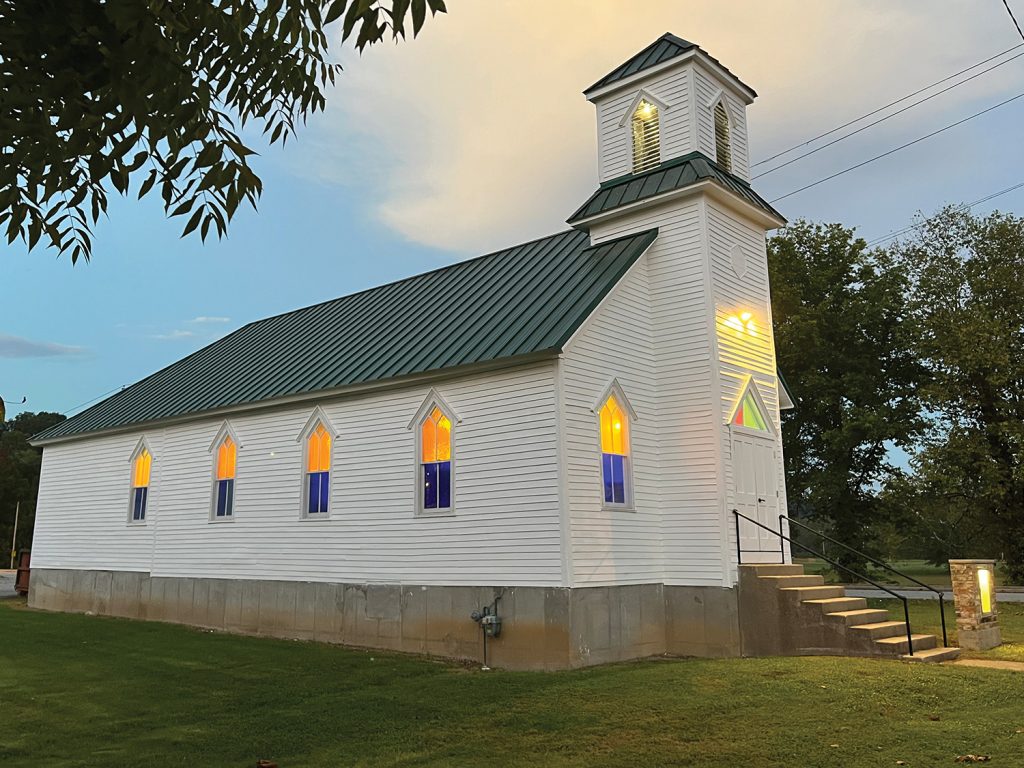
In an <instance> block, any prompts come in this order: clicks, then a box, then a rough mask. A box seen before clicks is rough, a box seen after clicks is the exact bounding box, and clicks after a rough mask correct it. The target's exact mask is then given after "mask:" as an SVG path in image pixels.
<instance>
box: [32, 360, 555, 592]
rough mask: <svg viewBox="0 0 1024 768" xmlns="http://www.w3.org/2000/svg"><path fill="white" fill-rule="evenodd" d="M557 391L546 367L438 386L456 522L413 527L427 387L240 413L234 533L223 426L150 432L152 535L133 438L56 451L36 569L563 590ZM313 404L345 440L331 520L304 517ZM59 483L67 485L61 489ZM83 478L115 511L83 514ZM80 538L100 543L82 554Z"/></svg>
mask: <svg viewBox="0 0 1024 768" xmlns="http://www.w3.org/2000/svg"><path fill="white" fill-rule="evenodd" d="M554 387H555V379H554V364H553V363H543V364H535V365H531V366H525V367H520V368H510V369H504V370H502V371H499V372H490V373H486V374H478V375H473V376H468V377H465V378H458V379H449V380H446V381H440V382H438V383H437V384H436V389H437V391H438V392H439V393H440V394H441V396H442V397H443V398H444V399H445V401H446V402H447V403H449V404H450V405H451V407H452V408H453V409H454V410H455V411H456V413H457V415H458V416H459V417H460V418H461V422H457V423H456V424H455V432H454V435H455V438H454V440H455V463H454V475H455V489H454V491H455V506H456V509H455V514H454V515H453V516H433V517H430V516H417V515H416V514H415V498H416V497H415V494H416V492H417V490H418V489H417V486H416V460H417V453H416V447H415V441H416V433H415V431H411V430H409V429H407V427H408V425H409V422H410V420H411V419H412V418H413V416H414V415H415V413H416V411H417V410H418V409H419V407H420V406H421V404H422V403H423V400H424V398H425V397H426V396H427V394H428V392H429V391H430V387H428V386H425V385H424V386H416V387H411V388H408V389H401V390H389V391H386V392H379V393H374V394H364V395H360V396H353V397H347V398H336V399H333V400H325V401H321V402H318V403H309V404H304V405H296V406H291V407H287V408H281V409H273V410H265V411H256V412H250V413H248V414H240V415H236V416H233V417H232V418H231V419H230V424H231V427H232V429H233V430H234V432H235V434H236V435H237V437H238V440H239V443H240V446H239V449H238V465H237V480H236V490H235V503H234V509H235V515H234V519H233V520H232V521H230V522H210V504H211V493H212V488H213V485H212V483H213V476H212V470H213V464H212V462H213V457H212V455H211V453H210V445H211V442H212V441H213V439H214V437H215V435H216V434H217V432H218V430H219V429H220V428H221V426H222V424H223V419H221V418H215V419H207V420H201V421H196V422H190V423H187V424H182V425H175V426H168V427H165V428H163V429H160V430H156V431H148V432H147V433H146V434H147V439H149V440H150V441H151V442H152V443H153V444H154V447H155V446H156V444H157V443H156V441H157V440H159V446H160V447H159V449H158V450H154V473H155V474H156V473H159V474H158V475H157V477H156V478H155V481H154V491H156V492H157V493H158V494H159V499H160V505H159V511H158V515H157V516H155V517H153V518H152V519H151V520H150V525H147V526H146V527H145V528H144V529H129V528H127V527H126V526H125V525H124V520H125V515H126V514H127V482H128V479H127V467H128V462H127V455H128V453H129V452H130V451H131V449H132V447H133V446H134V445H135V442H136V441H137V440H138V435H131V436H125V437H117V438H98V439H86V440H82V441H77V442H73V443H70V444H68V445H67V446H60V445H57V446H53V447H47V448H46V449H45V450H44V467H45V475H44V479H43V482H42V484H41V485H42V488H43V492H42V494H41V499H40V500H41V505H40V514H39V522H38V529H37V530H38V531H39V533H40V534H41V537H40V538H39V539H37V552H36V553H34V558H39V560H36V562H39V564H40V565H42V566H44V567H62V566H61V565H60V564H69V566H68V567H80V568H86V567H89V568H104V567H116V568H119V569H132V570H150V569H151V571H152V573H153V574H154V575H158V576H181V577H219V578H236V579H298V580H308V581H334V582H380V583H407V584H441V585H480V584H513V585H544V586H549V585H558V584H561V583H563V581H564V578H563V574H562V557H561V519H560V507H559V469H558V462H557V429H556V415H555V408H556V406H555V390H554ZM314 405H319V406H320V407H321V408H322V410H323V412H324V413H325V414H326V415H327V416H328V418H329V419H330V421H331V423H332V424H333V426H334V428H335V429H336V430H337V431H338V437H337V439H336V440H335V441H334V445H333V456H332V464H331V511H330V516H329V518H328V519H321V520H302V519H300V517H301V514H300V513H301V509H300V507H301V498H302V482H303V474H302V470H303V466H302V455H303V452H302V451H303V446H302V444H301V442H299V441H298V440H297V438H298V437H299V435H300V432H301V430H302V429H303V427H304V425H305V424H306V422H307V420H308V419H309V417H310V415H311V414H312V413H313V408H314ZM108 465H109V466H111V467H114V468H120V469H121V470H123V471H114V469H111V470H107V469H106V468H107V467H108ZM97 467H99V468H101V470H102V471H101V472H99V473H97V472H96V468H97ZM58 476H63V477H67V478H68V479H67V481H66V482H64V483H54V482H52V480H53V478H55V477H58ZM86 477H87V478H88V479H89V483H90V498H92V499H97V500H99V499H104V500H106V499H109V500H108V501H105V502H103V503H101V502H100V501H92V502H91V504H90V506H89V507H88V508H87V509H85V510H83V509H82V508H81V506H80V504H79V503H77V502H76V496H77V494H76V493H75V488H76V485H78V484H79V483H81V482H82V480H83V478H86ZM118 498H120V499H121V503H120V504H115V503H114V502H115V501H117V499H118ZM86 513H88V514H86ZM82 536H89V537H91V539H94V540H95V541H96V542H97V546H94V547H91V548H89V549H84V548H83V547H81V546H80V544H79V542H80V541H81V538H82ZM151 536H155V542H154V545H153V546H152V547H151V546H149V542H150V537H151ZM100 544H101V545H102V546H99V545H100ZM151 552H152V555H151ZM151 561H152V568H150V564H151Z"/></svg>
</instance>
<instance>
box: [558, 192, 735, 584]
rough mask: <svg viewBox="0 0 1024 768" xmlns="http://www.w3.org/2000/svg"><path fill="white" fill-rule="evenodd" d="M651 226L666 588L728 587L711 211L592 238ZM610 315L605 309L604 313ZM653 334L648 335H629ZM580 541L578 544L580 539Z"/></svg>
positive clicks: (670, 210)
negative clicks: (707, 225) (707, 234)
mask: <svg viewBox="0 0 1024 768" xmlns="http://www.w3.org/2000/svg"><path fill="white" fill-rule="evenodd" d="M651 227H658V230H659V234H658V239H657V240H656V241H655V243H654V245H652V246H651V248H650V250H649V251H648V252H647V255H646V257H645V259H646V278H647V284H648V290H649V291H650V329H651V330H650V333H651V339H652V360H653V369H654V376H655V382H654V391H655V393H656V394H655V404H656V405H655V408H654V413H653V419H652V420H653V421H654V422H655V423H656V425H657V430H658V438H657V445H658V452H659V457H660V460H659V480H658V486H659V487H658V489H657V493H658V498H659V500H660V503H661V530H662V551H663V561H664V566H663V570H664V581H665V583H666V584H688V585H720V584H722V583H723V578H724V563H723V551H724V546H723V539H722V530H721V514H720V512H721V503H722V502H721V496H720V493H719V490H720V485H719V474H720V472H719V448H718V445H717V440H718V436H719V424H718V423H717V421H716V419H717V416H718V411H719V407H718V403H717V402H716V398H715V394H714V387H713V386H712V382H713V378H714V376H715V373H714V371H715V367H714V365H713V343H712V336H711V331H710V329H711V327H712V323H711V320H710V318H711V315H712V310H711V302H710V295H709V291H710V286H709V277H708V269H707V264H706V256H705V254H706V251H707V248H706V244H705V238H704V233H703V202H702V201H701V200H699V199H698V200H685V201H681V202H670V203H666V204H663V205H660V206H656V207H652V208H649V209H646V210H644V211H640V212H636V213H633V214H629V215H624V216H622V217H619V218H616V219H614V220H613V221H610V222H607V223H602V224H600V225H598V226H596V227H595V228H594V229H593V231H592V233H591V234H592V237H593V239H594V240H595V241H600V240H604V239H608V238H613V237H618V236H621V235H624V234H628V233H630V232H636V231H640V230H644V229H649V228H651ZM602 312H603V309H599V310H598V313H597V314H598V315H600V314H601V313H602ZM643 332H644V331H643V328H638V329H635V330H633V331H630V332H629V333H628V334H627V335H630V334H632V333H636V334H641V335H642V333H643ZM641 423H643V422H642V421H641ZM595 449H596V448H595ZM573 541H574V545H575V543H576V538H575V530H574V531H573ZM574 559H575V550H574Z"/></svg>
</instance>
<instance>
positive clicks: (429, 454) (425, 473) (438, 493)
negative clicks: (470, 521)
mask: <svg viewBox="0 0 1024 768" xmlns="http://www.w3.org/2000/svg"><path fill="white" fill-rule="evenodd" d="M420 487H421V489H422V497H421V500H422V504H423V509H425V510H431V509H433V510H438V509H451V506H452V422H451V419H449V418H448V417H447V416H446V415H445V414H444V412H443V411H442V410H441V409H440V408H438V407H437V406H434V407H433V408H432V409H431V411H430V413H429V414H427V417H426V418H425V419H424V420H423V423H422V424H420Z"/></svg>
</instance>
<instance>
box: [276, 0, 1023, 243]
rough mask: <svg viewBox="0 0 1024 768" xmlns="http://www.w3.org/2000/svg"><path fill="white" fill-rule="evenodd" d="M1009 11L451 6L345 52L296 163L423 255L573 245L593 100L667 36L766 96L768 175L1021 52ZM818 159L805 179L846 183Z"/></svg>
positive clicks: (656, 2)
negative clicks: (872, 119) (414, 30)
mask: <svg viewBox="0 0 1024 768" xmlns="http://www.w3.org/2000/svg"><path fill="white" fill-rule="evenodd" d="M997 6H998V4H995V5H993V6H992V7H991V8H988V7H986V8H985V9H984V11H982V10H981V9H980V8H978V7H977V6H976V4H974V3H955V2H952V0H947V1H946V2H942V3H935V2H932V3H927V4H919V5H909V4H908V5H899V6H898V5H896V4H894V3H891V2H888V1H887V0H866V1H865V2H861V3H838V2H815V3H808V2H800V1H799V0H778V2H773V3H758V4H753V3H746V2H743V3H740V2H721V0H694V1H693V2H688V3H685V4H683V3H680V2H679V1H678V0H647V1H646V2H644V3H643V12H642V13H638V12H637V10H638V4H637V3H623V2H621V1H618V0H560V2H558V3H552V2H550V0H515V2H513V1H512V0H490V1H489V2H486V3H479V2H478V3H471V2H468V0H452V2H450V3H449V9H450V12H449V14H448V15H447V16H439V17H437V18H434V19H432V20H429V21H428V23H427V25H426V27H425V29H424V31H423V33H422V34H421V36H420V37H419V38H418V39H416V40H411V41H407V42H405V43H402V44H399V45H397V46H392V45H387V44H385V45H380V46H377V47H375V48H372V49H370V50H369V51H368V52H367V53H366V54H364V55H363V56H361V57H357V56H355V55H354V54H351V53H350V52H346V53H345V54H344V56H343V63H344V64H345V72H344V73H343V74H342V76H341V77H340V79H339V82H338V86H337V89H336V91H335V92H334V93H332V94H329V96H328V103H329V105H330V106H329V108H328V113H327V114H326V115H324V116H322V117H321V118H318V119H317V120H316V121H315V125H314V126H313V127H311V129H310V130H309V131H308V132H307V133H306V134H305V135H304V136H303V137H302V141H300V142H299V143H298V145H297V147H298V149H296V150H292V152H293V153H292V154H289V156H288V157H289V162H294V163H295V166H294V168H295V172H297V173H302V174H305V175H314V176H315V177H316V178H319V179H320V180H323V181H327V182H330V183H344V184H352V185H356V186H358V187H359V188H360V189H362V190H365V192H366V199H367V207H368V208H369V209H370V210H372V211H373V212H374V213H375V214H376V215H377V216H378V217H379V219H380V220H381V221H383V222H384V223H386V224H387V225H388V226H390V227H392V228H393V229H394V230H396V231H397V232H399V233H401V234H402V235H403V236H405V237H406V238H408V239H410V240H413V241H416V242H419V243H424V244H427V245H431V246H437V247H441V248H448V249H454V250H458V251H463V252H484V251H487V250H490V249H493V248H496V247H501V246H505V245H510V244H512V243H516V242H520V241H523V240H526V239H529V238H530V237H534V236H537V235H543V234H545V233H548V232H554V231H558V230H561V229H564V228H565V224H564V220H565V218H566V216H568V215H569V214H570V213H571V212H572V211H573V210H574V208H575V207H576V205H578V204H579V203H580V202H582V200H583V199H585V197H586V196H587V195H588V194H589V193H590V192H592V191H593V188H594V187H595V186H596V142H595V130H596V129H595V125H594V115H593V107H592V106H591V105H590V104H588V103H587V102H586V101H585V100H584V98H583V96H582V95H581V93H580V92H581V91H582V89H583V88H585V87H587V86H589V85H590V84H591V83H592V82H594V81H595V80H597V79H598V78H599V77H601V76H602V75H604V74H605V73H606V72H608V71H610V70H611V69H613V68H614V67H615V66H617V65H618V64H620V63H622V62H623V61H625V60H626V59H627V58H628V57H630V56H632V55H633V54H634V53H636V52H637V51H639V50H640V49H642V48H643V47H644V46H646V45H647V44H648V43H650V42H652V41H653V40H654V39H656V38H657V37H658V36H660V35H661V34H663V33H664V32H666V31H672V32H674V33H675V34H677V35H679V36H680V37H683V38H686V39H688V40H692V41H694V42H696V43H698V44H700V45H701V47H702V48H704V49H705V50H706V51H708V52H709V53H710V54H711V55H713V56H715V57H716V58H718V59H719V60H721V61H722V62H723V63H724V64H725V65H726V66H728V67H729V68H730V69H731V70H732V71H733V72H735V73H736V74H737V75H738V76H739V77H741V78H742V79H743V80H744V81H745V82H747V83H749V84H750V85H752V86H753V87H754V88H755V89H756V90H757V91H758V92H759V93H760V95H761V97H760V99H759V100H758V101H757V102H756V103H755V104H754V105H753V107H752V108H751V111H750V123H751V131H752V135H751V144H752V149H753V154H754V155H755V159H756V158H757V157H764V156H765V155H767V154H770V153H772V152H774V151H776V150H777V149H779V148H783V147H785V146H788V145H789V144H791V143H793V142H794V141H797V140H800V139H805V138H807V137H808V136H810V135H812V134H813V133H816V132H819V131H822V130H827V129H829V128H832V127H833V126H835V125H837V124H839V123H842V122H844V121H846V120H848V119H850V118H852V117H855V116H857V115H859V114H861V113H863V112H865V111H868V110H870V109H872V108H874V107H876V106H879V105H880V104H882V103H885V102H887V101H889V100H891V99H893V98H898V97H899V96H902V95H904V94H905V93H908V92H909V91H911V90H914V89H915V88H917V87H920V86H922V85H924V84H926V83H930V82H932V81H934V80H937V79H939V78H940V77H942V76H944V75H946V74H950V73H951V72H954V71H956V70H957V69H960V68H962V67H964V66H966V65H968V64H972V63H974V62H975V61H979V60H980V59H982V58H984V57H985V56H986V55H991V54H994V53H996V52H998V51H1000V50H1003V49H1005V48H1009V47H1010V46H1011V45H1013V44H1014V38H1013V35H1014V34H1016V33H1015V32H1014V31H1013V30H1012V27H1010V26H1009V22H1008V20H1007V19H1006V18H1005V13H1003V12H1002V9H1001V8H1000V7H997ZM1011 33H1012V34H1011ZM1017 73H1019V68H1018V69H1017V70H1016V72H1015V71H1014V65H1009V66H1007V67H1005V68H1003V69H1001V70H998V71H997V72H994V73H992V74H991V75H986V76H985V77H983V78H979V79H978V80H977V81H975V82H974V83H973V84H972V85H970V86H967V87H964V88H959V89H956V90H955V91H953V92H951V93H950V94H948V95H945V96H942V97H939V98H937V99H935V100H934V101H932V102H929V104H928V105H927V106H922V107H921V108H919V109H917V110H914V111H913V113H911V114H909V115H908V117H907V120H906V121H904V122H902V126H900V122H901V121H898V120H894V121H891V124H890V123H887V124H886V126H887V127H886V129H884V130H879V131H877V132H875V131H873V132H871V134H872V136H871V139H872V141H875V142H880V146H881V148H882V149H885V148H888V147H889V146H893V145H895V144H896V143H899V142H896V141H889V140H887V139H886V131H890V130H903V131H910V132H911V133H915V132H917V131H918V129H919V127H920V126H925V127H927V128H928V129H929V130H930V129H932V128H934V127H936V125H937V124H942V122H943V121H942V120H940V119H939V118H937V117H936V116H935V115H936V114H937V113H938V112H940V111H941V110H949V109H954V110H955V108H956V105H957V104H958V103H961V102H964V101H972V100H973V102H972V103H976V102H977V101H978V100H979V99H980V100H981V102H982V103H984V102H986V101H994V100H995V99H994V98H989V97H991V96H992V95H993V94H1001V93H1005V92H1006V89H1007V88H1008V87H1010V85H1011V84H1012V83H1013V81H1014V78H1015V77H1017V76H1019V75H1018V74H1017ZM889 125H892V126H894V127H893V128H892V129H890V128H889V127H888V126H889ZM924 132H926V131H924V130H921V131H920V133H924ZM872 146H873V147H877V146H879V144H874V145H872ZM824 154H825V153H822V155H824ZM816 158H818V159H816V160H814V161H808V162H807V164H806V166H805V169H806V170H805V171H804V173H805V175H807V176H808V177H816V176H818V175H822V170H823V169H829V170H833V169H831V168H830V166H829V162H830V159H829V158H828V157H822V156H821V155H819V156H816ZM858 159H859V158H858ZM831 162H835V160H834V159H832V160H831ZM927 165H928V166H929V167H931V166H933V165H934V159H931V160H930V162H928V164H927Z"/></svg>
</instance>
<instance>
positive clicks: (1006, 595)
mask: <svg viewBox="0 0 1024 768" xmlns="http://www.w3.org/2000/svg"><path fill="white" fill-rule="evenodd" d="M894 591H895V592H896V594H898V595H902V596H904V597H907V598H909V599H910V600H938V599H939V596H938V595H936V594H935V593H934V592H929V591H928V590H927V589H897V590H894ZM942 594H943V595H944V596H945V598H946V600H949V601H950V602H952V600H953V593H952V592H950V591H948V590H947V591H944V592H943V593H942ZM846 595H847V597H881V598H891V597H892V595H890V594H889V593H888V592H883V591H882V590H880V589H871V588H868V589H861V588H859V587H847V588H846ZM996 601H997V602H1000V603H1024V592H996Z"/></svg>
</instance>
